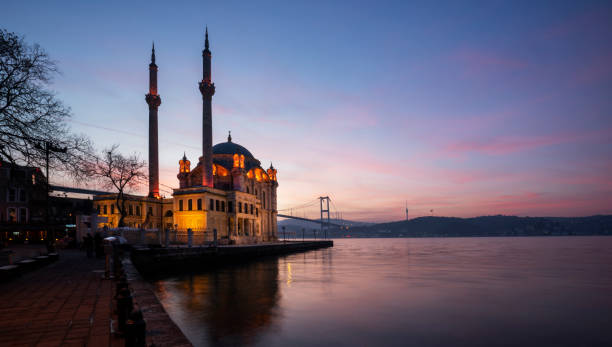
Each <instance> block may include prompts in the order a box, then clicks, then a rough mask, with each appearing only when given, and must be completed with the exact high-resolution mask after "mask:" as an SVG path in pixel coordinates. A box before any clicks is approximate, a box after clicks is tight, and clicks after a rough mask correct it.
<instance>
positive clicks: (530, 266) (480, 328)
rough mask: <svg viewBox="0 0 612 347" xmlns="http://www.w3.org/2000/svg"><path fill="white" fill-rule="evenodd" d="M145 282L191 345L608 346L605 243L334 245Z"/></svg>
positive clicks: (610, 296) (610, 268) (611, 249)
mask: <svg viewBox="0 0 612 347" xmlns="http://www.w3.org/2000/svg"><path fill="white" fill-rule="evenodd" d="M155 285H156V288H157V294H158V297H159V298H160V300H161V301H162V303H163V305H164V307H165V308H166V310H167V311H168V314H169V315H170V316H171V317H172V319H173V320H174V321H175V322H176V323H177V324H178V325H179V327H180V328H181V329H182V330H183V332H184V333H185V335H186V336H187V337H188V338H189V339H190V340H191V341H192V342H193V343H194V344H195V345H199V346H234V345H252V346H325V345H333V346H408V345H412V346H457V345H465V346H474V345H481V346H490V345H509V346H513V345H514V346H519V345H538V346H542V345H548V346H566V345H567V346H595V345H608V346H610V345H612V324H611V323H612V237H523V238H434V239H348V240H346V239H345V240H335V247H334V248H332V249H326V250H319V251H312V252H308V253H301V254H296V255H291V256H287V257H282V258H278V259H266V260H261V261H257V262H253V263H250V264H247V265H242V266H232V267H226V268H223V269H220V270H218V271H216V272H208V273H201V274H194V275H187V276H181V277H176V278H168V279H164V280H160V281H157V282H155Z"/></svg>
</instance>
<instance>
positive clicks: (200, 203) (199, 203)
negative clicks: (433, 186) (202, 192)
mask: <svg viewBox="0 0 612 347" xmlns="http://www.w3.org/2000/svg"><path fill="white" fill-rule="evenodd" d="M198 211H202V199H198Z"/></svg>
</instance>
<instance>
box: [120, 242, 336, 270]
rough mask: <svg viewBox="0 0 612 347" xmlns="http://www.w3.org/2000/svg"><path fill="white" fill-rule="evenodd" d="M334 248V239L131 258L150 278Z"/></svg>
mask: <svg viewBox="0 0 612 347" xmlns="http://www.w3.org/2000/svg"><path fill="white" fill-rule="evenodd" d="M333 246H334V243H333V241H331V240H320V241H303V242H302V241H287V242H277V243H265V244H255V245H232V246H218V247H191V248H189V247H168V248H162V247H155V248H134V249H132V251H131V259H132V263H133V264H134V265H135V266H136V268H137V269H138V270H139V271H140V272H141V273H142V274H143V275H144V276H147V275H155V274H160V273H175V272H178V271H177V269H180V272H183V271H188V270H190V269H194V268H198V269H201V268H214V267H216V266H220V265H225V264H230V263H240V262H244V261H248V260H250V259H253V258H259V257H266V256H279V255H285V254H291V253H298V252H306V251H310V250H315V249H321V248H328V247H333Z"/></svg>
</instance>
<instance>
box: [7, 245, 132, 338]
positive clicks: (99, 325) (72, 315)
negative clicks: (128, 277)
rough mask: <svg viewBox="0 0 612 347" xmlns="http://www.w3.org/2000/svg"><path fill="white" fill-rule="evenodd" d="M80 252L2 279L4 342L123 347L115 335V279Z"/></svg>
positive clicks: (69, 252) (98, 261) (65, 253)
mask: <svg viewBox="0 0 612 347" xmlns="http://www.w3.org/2000/svg"><path fill="white" fill-rule="evenodd" d="M103 270H104V260H102V259H95V258H87V257H86V255H85V253H84V252H81V251H77V250H62V251H60V259H59V260H58V261H57V262H55V263H53V264H50V265H48V266H45V267H42V268H40V269H38V270H35V271H33V272H30V273H27V274H25V275H23V276H21V277H18V278H15V279H13V280H11V281H9V282H8V283H0V346H60V345H62V346H105V347H106V346H123V345H124V342H123V341H124V340H123V339H119V338H115V337H113V336H112V335H111V318H112V304H113V301H112V297H113V290H114V282H113V281H109V280H103V279H102V276H103V275H104V271H103Z"/></svg>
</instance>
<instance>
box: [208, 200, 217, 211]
mask: <svg viewBox="0 0 612 347" xmlns="http://www.w3.org/2000/svg"><path fill="white" fill-rule="evenodd" d="M208 209H209V210H210V211H214V210H215V201H214V200H213V199H210V200H209V201H208Z"/></svg>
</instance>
